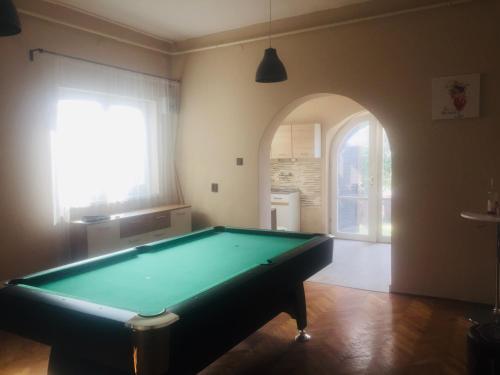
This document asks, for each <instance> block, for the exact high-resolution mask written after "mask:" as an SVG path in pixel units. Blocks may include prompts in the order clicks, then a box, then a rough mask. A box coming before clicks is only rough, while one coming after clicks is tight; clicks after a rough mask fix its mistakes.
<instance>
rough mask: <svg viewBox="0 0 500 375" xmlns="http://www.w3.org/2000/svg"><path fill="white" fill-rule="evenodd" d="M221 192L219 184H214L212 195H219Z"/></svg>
mask: <svg viewBox="0 0 500 375" xmlns="http://www.w3.org/2000/svg"><path fill="white" fill-rule="evenodd" d="M218 192H219V184H215V183H213V184H212V193H218Z"/></svg>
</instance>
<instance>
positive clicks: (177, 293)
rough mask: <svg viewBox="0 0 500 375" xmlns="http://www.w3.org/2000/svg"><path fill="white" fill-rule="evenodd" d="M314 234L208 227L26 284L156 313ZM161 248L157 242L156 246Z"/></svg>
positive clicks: (32, 280) (89, 299)
mask: <svg viewBox="0 0 500 375" xmlns="http://www.w3.org/2000/svg"><path fill="white" fill-rule="evenodd" d="M310 238H311V237H293V236H290V237H288V236H286V237H283V236H273V235H259V234H255V233H245V232H230V231H209V232H207V234H206V235H203V236H198V237H196V238H195V237H194V236H193V238H192V239H191V238H190V237H189V235H188V236H186V241H181V242H180V243H177V244H175V246H172V245H170V244H169V242H168V241H167V242H165V245H164V246H160V247H159V249H158V250H156V251H150V252H142V253H138V254H137V255H136V256H133V257H128V258H124V259H123V260H122V261H120V262H116V263H111V264H101V263H105V262H99V261H96V262H95V267H90V268H88V267H87V269H86V270H84V271H82V272H77V273H66V274H63V275H61V277H55V278H51V277H47V275H49V276H50V273H49V274H43V275H39V276H36V275H35V276H33V277H32V278H31V282H30V278H28V279H26V282H25V283H24V284H26V285H28V286H31V287H37V288H40V289H43V290H45V291H47V292H50V293H55V294H58V295H62V296H68V297H74V298H78V299H83V300H86V301H89V302H93V303H97V304H102V305H106V306H111V307H117V308H121V309H126V310H130V311H134V312H138V313H141V314H154V313H158V312H160V311H161V310H162V309H164V308H168V307H169V306H172V305H175V304H177V303H179V302H182V301H184V300H186V299H189V298H190V297H193V296H195V295H196V294H199V293H201V292H203V291H205V290H207V289H209V288H211V287H214V286H216V285H217V284H220V283H222V282H224V281H226V280H229V279H231V278H232V277H234V276H237V275H239V274H241V273H243V272H245V271H248V270H250V269H252V268H254V267H257V266H259V265H260V264H264V263H267V261H268V260H269V259H271V258H274V257H276V256H278V255H281V254H283V253H285V252H287V251H289V250H292V249H294V248H296V247H298V246H300V245H302V244H304V243H306V242H307V241H309V240H310ZM156 247H158V246H156Z"/></svg>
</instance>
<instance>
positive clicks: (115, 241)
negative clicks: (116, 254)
mask: <svg viewBox="0 0 500 375" xmlns="http://www.w3.org/2000/svg"><path fill="white" fill-rule="evenodd" d="M189 232H191V207H190V206H186V205H171V206H161V207H155V208H150V209H146V210H140V211H133V212H126V213H123V214H119V215H114V216H112V217H111V219H109V220H106V221H100V222H97V223H87V222H83V221H74V222H72V223H71V235H70V240H71V258H72V259H73V260H79V259H85V258H90V257H94V256H99V255H103V254H106V253H109V252H112V251H116V250H122V249H127V248H130V247H135V246H139V245H143V244H146V243H149V242H155V241H160V240H163V239H165V238H169V237H175V236H179V235H182V234H185V233H189Z"/></svg>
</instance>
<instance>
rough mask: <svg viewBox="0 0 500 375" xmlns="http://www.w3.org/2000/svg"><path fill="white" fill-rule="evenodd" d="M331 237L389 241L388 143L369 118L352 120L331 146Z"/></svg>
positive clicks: (382, 131)
mask: <svg viewBox="0 0 500 375" xmlns="http://www.w3.org/2000/svg"><path fill="white" fill-rule="evenodd" d="M333 147H334V148H333V149H332V153H331V157H332V160H331V165H332V167H333V168H332V174H331V175H332V184H331V186H332V188H333V189H332V198H333V199H332V209H331V213H332V218H331V223H332V228H331V229H332V233H334V234H335V235H336V236H338V237H339V238H344V239H352V240H360V241H372V242H375V241H381V242H389V241H390V220H391V216H390V209H391V193H390V192H391V190H390V189H391V181H390V177H391V173H390V169H391V165H390V161H391V160H390V159H391V155H390V149H389V142H388V140H387V136H386V135H385V132H384V130H383V128H382V126H380V124H379V123H378V121H377V120H376V119H375V118H374V117H373V116H371V115H363V116H358V117H356V118H354V119H352V120H351V121H350V122H349V123H348V124H346V126H344V127H343V129H342V130H341V131H340V132H339V134H338V136H337V137H336V140H335V142H334V143H333Z"/></svg>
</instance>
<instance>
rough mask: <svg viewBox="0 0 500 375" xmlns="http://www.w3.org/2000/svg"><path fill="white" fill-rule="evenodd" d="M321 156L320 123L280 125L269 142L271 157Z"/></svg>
mask: <svg viewBox="0 0 500 375" xmlns="http://www.w3.org/2000/svg"><path fill="white" fill-rule="evenodd" d="M292 158H294V159H308V158H321V125H320V124H291V125H281V126H280V127H279V128H278V130H277V131H276V134H275V135H274V138H273V142H272V144H271V159H292Z"/></svg>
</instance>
